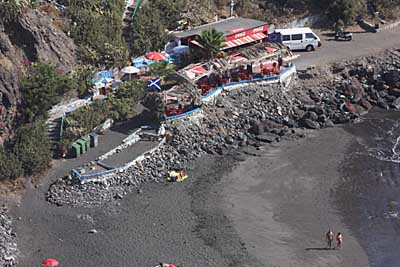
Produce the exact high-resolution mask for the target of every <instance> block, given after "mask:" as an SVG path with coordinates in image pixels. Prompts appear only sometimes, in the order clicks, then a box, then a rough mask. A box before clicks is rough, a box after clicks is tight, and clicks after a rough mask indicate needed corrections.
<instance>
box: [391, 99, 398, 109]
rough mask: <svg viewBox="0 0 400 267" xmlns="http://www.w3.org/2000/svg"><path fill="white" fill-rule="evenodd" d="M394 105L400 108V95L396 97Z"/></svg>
mask: <svg viewBox="0 0 400 267" xmlns="http://www.w3.org/2000/svg"><path fill="white" fill-rule="evenodd" d="M392 106H393V108H395V109H398V110H400V97H398V98H396V100H394V101H393V102H392Z"/></svg>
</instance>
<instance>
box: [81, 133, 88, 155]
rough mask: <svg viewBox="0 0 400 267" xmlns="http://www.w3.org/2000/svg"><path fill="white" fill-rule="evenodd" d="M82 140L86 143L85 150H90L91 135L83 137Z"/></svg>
mask: <svg viewBox="0 0 400 267" xmlns="http://www.w3.org/2000/svg"><path fill="white" fill-rule="evenodd" d="M82 140H83V141H85V149H86V151H88V150H89V148H90V137H89V135H87V136H84V137H82Z"/></svg>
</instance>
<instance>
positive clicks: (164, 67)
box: [150, 61, 175, 79]
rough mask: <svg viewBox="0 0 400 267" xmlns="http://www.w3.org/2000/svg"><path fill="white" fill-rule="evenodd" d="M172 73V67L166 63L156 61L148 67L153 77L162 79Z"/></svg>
mask: <svg viewBox="0 0 400 267" xmlns="http://www.w3.org/2000/svg"><path fill="white" fill-rule="evenodd" d="M174 71H175V68H174V66H173V65H171V64H169V63H168V62H167V61H156V62H154V63H153V64H151V65H150V73H151V74H152V75H154V76H157V77H161V78H162V79H164V78H165V77H166V76H168V74H171V73H172V72H174Z"/></svg>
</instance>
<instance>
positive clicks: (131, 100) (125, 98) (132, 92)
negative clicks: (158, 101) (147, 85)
mask: <svg viewBox="0 0 400 267" xmlns="http://www.w3.org/2000/svg"><path fill="white" fill-rule="evenodd" d="M143 96H144V84H143V82H142V81H140V80H135V81H130V82H126V83H124V84H123V85H122V86H120V87H119V88H118V91H117V93H116V94H115V95H113V96H111V97H110V98H109V99H108V104H109V106H110V109H111V114H110V115H111V118H112V119H113V120H114V121H125V120H128V119H130V118H133V117H134V116H135V115H136V104H137V102H138V101H139V100H140V99H141V98H142V97H143Z"/></svg>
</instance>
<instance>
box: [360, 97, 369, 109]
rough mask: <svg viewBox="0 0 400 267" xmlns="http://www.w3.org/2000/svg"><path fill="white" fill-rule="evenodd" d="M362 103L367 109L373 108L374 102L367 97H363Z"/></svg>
mask: <svg viewBox="0 0 400 267" xmlns="http://www.w3.org/2000/svg"><path fill="white" fill-rule="evenodd" d="M360 105H361V106H363V107H364V108H365V109H366V110H371V108H372V104H371V103H370V102H369V101H368V100H366V99H365V98H363V99H361V101H360Z"/></svg>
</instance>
